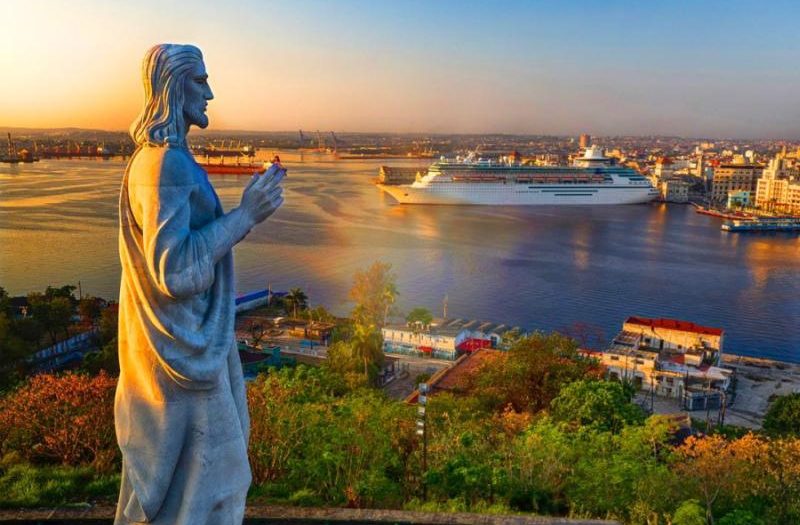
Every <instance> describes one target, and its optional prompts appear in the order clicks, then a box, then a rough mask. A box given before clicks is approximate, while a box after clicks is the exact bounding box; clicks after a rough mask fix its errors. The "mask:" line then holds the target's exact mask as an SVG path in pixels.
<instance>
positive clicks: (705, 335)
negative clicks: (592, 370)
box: [594, 317, 733, 410]
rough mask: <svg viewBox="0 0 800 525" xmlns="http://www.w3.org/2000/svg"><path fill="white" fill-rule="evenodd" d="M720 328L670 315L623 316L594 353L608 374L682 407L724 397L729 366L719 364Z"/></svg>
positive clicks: (696, 406)
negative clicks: (608, 341)
mask: <svg viewBox="0 0 800 525" xmlns="http://www.w3.org/2000/svg"><path fill="white" fill-rule="evenodd" d="M723 337H724V332H723V330H721V329H719V328H712V327H708V326H701V325H697V324H695V323H691V322H688V321H679V320H675V319H650V318H646V317H629V318H628V319H627V320H626V321H625V323H624V324H623V326H622V331H621V332H620V333H619V334H617V336H616V337H615V338H614V340H613V342H612V343H611V346H610V347H609V348H608V349H607V350H605V351H604V352H601V353H599V355H597V354H594V357H596V358H597V359H599V360H600V362H601V364H602V365H603V366H604V367H605V368H606V373H607V374H608V376H609V378H611V379H616V380H621V381H630V382H631V383H633V385H634V386H636V387H637V388H638V389H640V390H643V391H646V392H650V393H652V394H653V395H658V396H663V397H669V398H674V399H679V400H680V401H681V402H682V404H683V406H684V408H685V409H686V410H698V409H701V408H716V407H719V406H720V405H721V404H722V403H727V401H728V392H729V390H730V388H731V385H732V378H733V370H731V369H728V368H724V367H721V366H720V359H721V356H722V344H723Z"/></svg>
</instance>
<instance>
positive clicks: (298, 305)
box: [283, 288, 308, 319]
mask: <svg viewBox="0 0 800 525" xmlns="http://www.w3.org/2000/svg"><path fill="white" fill-rule="evenodd" d="M283 300H284V302H286V303H288V304H290V305H291V307H292V317H294V318H295V319H297V310H305V309H306V308H308V296H307V295H306V294H305V292H303V290H301V289H300V288H292V289H291V290H289V293H288V294H286V296H285V297H284V298H283Z"/></svg>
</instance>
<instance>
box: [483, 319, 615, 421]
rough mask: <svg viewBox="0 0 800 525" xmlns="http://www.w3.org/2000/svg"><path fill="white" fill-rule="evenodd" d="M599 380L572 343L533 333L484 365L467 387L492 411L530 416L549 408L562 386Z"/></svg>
mask: <svg viewBox="0 0 800 525" xmlns="http://www.w3.org/2000/svg"><path fill="white" fill-rule="evenodd" d="M601 376H602V373H601V371H600V369H599V368H598V367H597V365H596V364H594V363H592V362H590V361H588V360H586V359H583V358H582V357H581V356H580V355H578V353H577V347H576V345H575V342H574V341H573V340H572V339H570V338H568V337H565V336H563V335H560V334H556V333H553V334H549V335H545V334H541V333H536V334H532V335H528V336H525V337H522V338H520V339H519V340H517V341H516V343H515V344H514V345H513V346H512V347H511V348H510V349H509V350H508V351H507V352H504V353H502V354H500V355H499V356H498V357H497V358H496V359H493V360H491V361H490V362H488V363H486V364H485V365H484V366H483V367H482V368H481V371H480V374H476V375H475V376H473V378H472V385H470V386H471V390H473V391H474V392H476V395H477V396H478V397H479V398H480V399H481V400H482V401H483V402H484V403H486V405H487V406H488V407H490V408H491V409H493V410H496V411H500V410H503V409H505V408H506V407H507V406H511V407H512V408H513V409H514V410H515V411H516V412H528V413H532V414H533V413H536V412H539V411H540V410H543V409H545V408H548V407H549V406H550V402H551V401H552V400H553V399H554V398H555V397H556V396H557V395H558V393H559V392H560V391H561V388H562V387H563V386H564V385H566V384H568V383H571V382H573V381H577V380H579V379H593V378H595V379H599V378H600V377H601Z"/></svg>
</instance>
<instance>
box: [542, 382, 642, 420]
mask: <svg viewBox="0 0 800 525" xmlns="http://www.w3.org/2000/svg"><path fill="white" fill-rule="evenodd" d="M631 399H632V395H631V392H630V391H629V390H627V389H626V388H624V387H623V385H622V384H620V383H617V382H611V381H586V380H580V381H575V382H573V383H570V384H568V385H566V386H564V388H562V389H561V392H560V393H559V394H558V397H556V398H555V399H553V401H552V403H550V409H551V414H552V416H553V419H555V420H556V421H562V422H565V423H569V424H571V425H573V426H576V427H586V426H592V427H595V428H597V429H599V430H608V431H611V432H614V433H617V432H619V431H621V430H622V429H623V428H624V427H625V426H626V425H632V424H639V423H642V422H643V421H644V413H643V412H642V409H641V408H639V407H638V406H636V405H634V404H633V403H631Z"/></svg>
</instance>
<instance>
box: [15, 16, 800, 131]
mask: <svg viewBox="0 0 800 525" xmlns="http://www.w3.org/2000/svg"><path fill="white" fill-rule="evenodd" d="M0 20H2V21H3V30H2V31H0V71H2V75H0V126H14V127H85V128H100V129H109V130H116V129H120V130H122V129H127V128H128V126H129V124H130V122H131V121H132V120H133V119H134V117H135V116H136V114H137V113H138V111H139V109H140V107H141V104H142V98H143V95H142V87H141V72H140V71H141V70H140V67H141V59H142V57H143V55H144V52H145V51H146V50H147V49H148V48H149V47H150V46H152V45H153V44H156V43H161V42H173V43H192V44H195V45H197V46H198V47H200V48H201V49H202V51H203V54H204V57H205V61H206V66H207V69H208V72H209V75H210V78H209V83H210V84H211V87H212V89H213V90H214V93H215V100H213V101H212V102H211V104H210V106H209V117H210V120H211V126H210V127H209V129H212V130H213V129H216V130H225V129H237V130H263V131H269V130H296V129H307V130H317V129H320V130H335V131H339V132H344V131H365V132H370V131H371V132H426V133H520V134H555V135H568V134H578V133H582V132H586V133H590V134H593V135H650V134H658V135H680V136H687V137H711V138H713V137H719V138H722V137H729V138H785V139H798V138H800V103H798V102H800V33H798V31H797V21H798V20H800V2H796V1H795V2H784V1H777V0H776V1H769V2H755V1H753V2H741V1H735V0H730V1H724V2H723V1H719V2H717V1H704V2H689V1H686V2H684V1H670V2H668V1H663V2H662V1H646V2H645V1H640V0H638V1H634V0H631V1H614V0H609V1H604V2H599V1H597V2H595V1H588V0H586V1H566V0H564V1H552V2H544V1H533V0H531V1H524V2H522V1H521V2H516V1H499V0H495V1H489V0H487V1H484V2H477V1H467V0H462V1H448V0H438V1H427V2H423V1H403V0H391V1H389V0H386V1H383V0H363V1H358V0H340V1H323V0H316V1H313V0H287V1H264V0H262V1H238V2H237V1H225V2H223V1H221V0H216V1H213V2H211V1H201V0H193V1H189V2H186V1H164V0H160V1H150V0H136V1H130V2H129V1H123V0H105V1H94V0H71V1H69V2H64V1H60V0H52V1H41V0H0Z"/></svg>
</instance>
